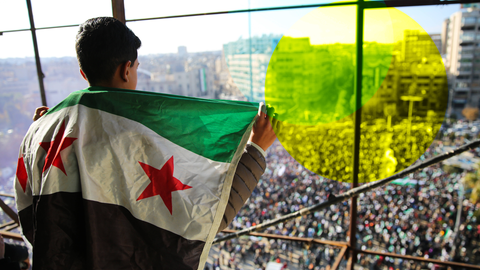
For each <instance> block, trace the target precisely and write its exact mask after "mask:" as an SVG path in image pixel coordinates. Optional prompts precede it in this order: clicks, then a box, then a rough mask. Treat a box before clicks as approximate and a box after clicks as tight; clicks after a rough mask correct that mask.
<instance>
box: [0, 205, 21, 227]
mask: <svg viewBox="0 0 480 270" xmlns="http://www.w3.org/2000/svg"><path fill="white" fill-rule="evenodd" d="M0 208H2V210H3V212H5V214H7V215H8V216H9V217H10V218H11V219H12V220H13V221H15V223H18V224H20V222H19V221H18V215H17V213H15V211H13V210H12V209H11V208H10V207H9V206H8V205H6V204H5V202H4V201H3V200H2V199H0Z"/></svg>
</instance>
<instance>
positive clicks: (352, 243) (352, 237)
mask: <svg viewBox="0 0 480 270" xmlns="http://www.w3.org/2000/svg"><path fill="white" fill-rule="evenodd" d="M363 4H364V3H363V0H358V2H357V20H356V37H355V38H356V41H355V43H356V46H355V47H356V61H355V65H356V72H355V114H354V120H353V123H354V125H355V127H354V138H353V157H352V158H353V166H352V187H351V188H352V189H354V188H356V187H358V174H359V172H360V135H361V126H360V124H361V122H362V76H363V75H362V74H363V14H364V6H363ZM357 200H358V198H357V196H354V197H352V198H351V200H350V211H349V215H350V224H349V229H348V232H349V247H350V248H349V250H348V251H349V254H348V255H349V256H348V264H347V269H350V270H354V266H355V259H356V258H357V254H356V253H355V250H356V244H357Z"/></svg>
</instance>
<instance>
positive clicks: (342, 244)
mask: <svg viewBox="0 0 480 270" xmlns="http://www.w3.org/2000/svg"><path fill="white" fill-rule="evenodd" d="M222 232H223V233H234V232H236V231H235V230H223V231H222ZM248 235H251V236H258V237H265V238H270V239H280V240H288V241H298V242H308V243H315V244H322V245H329V246H336V247H342V248H343V247H347V246H348V243H347V242H340V241H330V240H323V239H316V238H306V237H295V236H287V235H277V234H269V233H257V232H251V233H249V234H248Z"/></svg>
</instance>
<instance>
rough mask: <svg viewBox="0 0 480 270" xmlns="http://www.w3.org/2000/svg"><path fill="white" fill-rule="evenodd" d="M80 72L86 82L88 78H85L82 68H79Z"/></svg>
mask: <svg viewBox="0 0 480 270" xmlns="http://www.w3.org/2000/svg"><path fill="white" fill-rule="evenodd" d="M80 74H82V77H83V79H85V81H87V82H88V80H87V76H86V75H85V73H84V72H83V70H82V69H80Z"/></svg>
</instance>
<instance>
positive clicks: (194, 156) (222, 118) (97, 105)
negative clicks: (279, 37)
mask: <svg viewBox="0 0 480 270" xmlns="http://www.w3.org/2000/svg"><path fill="white" fill-rule="evenodd" d="M257 105H258V104H252V103H248V102H240V101H223V100H206V99H198V98H191V97H182V96H173V95H166V94H158V93H150V92H142V91H131V90H124V89H113V88H100V87H89V88H87V89H85V90H81V91H77V92H74V93H72V94H70V96H69V97H67V98H66V99H65V100H64V101H62V102H61V103H60V104H58V105H57V106H55V107H53V108H51V109H50V110H49V111H48V113H47V114H46V115H44V116H42V117H41V118H40V119H39V120H37V121H36V122H34V123H33V124H32V126H31V127H30V129H29V130H28V132H27V134H26V136H25V138H24V141H23V142H22V145H21V147H20V154H19V159H18V167H17V174H16V178H15V189H16V201H17V208H18V210H19V217H20V222H21V225H22V230H23V233H24V235H25V237H26V238H27V239H28V241H29V242H30V243H31V244H32V245H33V265H34V269H198V268H201V267H203V264H204V262H205V261H206V258H207V256H208V252H209V249H210V246H211V242H212V241H213V238H214V236H215V234H216V231H217V229H218V227H219V224H220V222H221V219H222V216H223V213H224V211H225V206H226V204H227V202H228V198H229V194H230V189H231V184H232V179H233V176H234V173H235V168H236V166H237V164H238V161H239V159H240V157H241V155H242V153H243V149H244V147H245V144H246V142H247V140H248V136H249V133H250V131H251V128H252V125H253V122H254V118H255V115H256V114H257V108H258V107H257Z"/></svg>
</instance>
